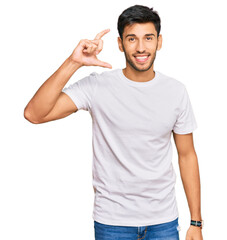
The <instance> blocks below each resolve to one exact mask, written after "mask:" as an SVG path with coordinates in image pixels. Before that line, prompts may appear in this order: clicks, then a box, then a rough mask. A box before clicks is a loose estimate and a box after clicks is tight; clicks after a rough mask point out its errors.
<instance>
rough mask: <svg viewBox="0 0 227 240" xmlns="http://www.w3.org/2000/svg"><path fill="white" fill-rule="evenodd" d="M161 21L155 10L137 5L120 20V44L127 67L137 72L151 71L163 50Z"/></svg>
mask: <svg viewBox="0 0 227 240" xmlns="http://www.w3.org/2000/svg"><path fill="white" fill-rule="evenodd" d="M160 22H161V20H160V17H159V15H158V13H157V12H155V11H153V8H148V7H146V6H141V5H135V6H132V7H129V8H127V9H126V10H124V11H123V12H122V14H121V15H120V16H119V18H118V32H119V36H120V37H118V44H119V49H120V51H122V52H124V54H125V57H126V61H127V66H128V67H130V68H133V69H134V70H136V71H141V72H142V71H147V70H149V69H150V68H151V67H152V65H153V62H154V60H155V57H156V51H157V50H159V49H160V48H161V45H162V36H161V35H160V30H161V24H160Z"/></svg>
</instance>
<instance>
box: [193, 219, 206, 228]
mask: <svg viewBox="0 0 227 240" xmlns="http://www.w3.org/2000/svg"><path fill="white" fill-rule="evenodd" d="M191 225H193V226H196V227H200V228H203V225H204V221H203V220H201V221H195V220H191Z"/></svg>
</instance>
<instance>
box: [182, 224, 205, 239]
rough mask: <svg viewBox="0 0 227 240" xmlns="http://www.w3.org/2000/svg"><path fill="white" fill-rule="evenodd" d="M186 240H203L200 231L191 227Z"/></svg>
mask: <svg viewBox="0 0 227 240" xmlns="http://www.w3.org/2000/svg"><path fill="white" fill-rule="evenodd" d="M186 240H203V236H202V229H201V228H200V227H196V226H192V225H191V226H190V227H189V229H188V231H187V234H186Z"/></svg>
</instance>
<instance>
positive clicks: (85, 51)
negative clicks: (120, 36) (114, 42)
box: [69, 29, 112, 68]
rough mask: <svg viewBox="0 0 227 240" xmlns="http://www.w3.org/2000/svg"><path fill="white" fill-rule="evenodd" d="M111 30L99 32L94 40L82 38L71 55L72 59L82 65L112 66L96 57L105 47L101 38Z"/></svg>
mask: <svg viewBox="0 0 227 240" xmlns="http://www.w3.org/2000/svg"><path fill="white" fill-rule="evenodd" d="M109 31H110V29H106V30H104V31H102V32H100V33H98V34H97V35H96V37H95V38H94V40H88V39H83V40H81V41H80V42H79V44H78V45H77V47H76V48H75V49H74V51H73V53H72V54H71V56H70V57H69V58H70V60H72V61H73V62H76V63H77V64H79V65H80V66H100V67H105V68H112V66H111V65H110V64H109V63H106V62H102V61H100V60H99V59H98V58H97V57H96V55H98V54H99V53H100V52H101V51H102V48H103V40H102V39H101V38H102V37H103V36H104V35H105V34H106V33H108V32H109Z"/></svg>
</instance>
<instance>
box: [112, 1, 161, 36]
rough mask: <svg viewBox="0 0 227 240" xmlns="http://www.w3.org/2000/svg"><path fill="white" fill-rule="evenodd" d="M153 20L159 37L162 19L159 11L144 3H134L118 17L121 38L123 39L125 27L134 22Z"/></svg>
mask: <svg viewBox="0 0 227 240" xmlns="http://www.w3.org/2000/svg"><path fill="white" fill-rule="evenodd" d="M147 22H152V23H153V24H154V26H155V30H156V31H157V37H158V36H159V33H160V31H161V19H160V17H159V15H158V12H157V11H153V8H149V7H146V6H142V5H134V6H132V7H129V8H127V9H125V10H124V11H123V12H122V13H121V15H120V16H119V18H118V23H117V29H118V33H119V35H120V38H121V39H123V32H124V28H125V27H126V26H128V25H132V24H133V23H147Z"/></svg>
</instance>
